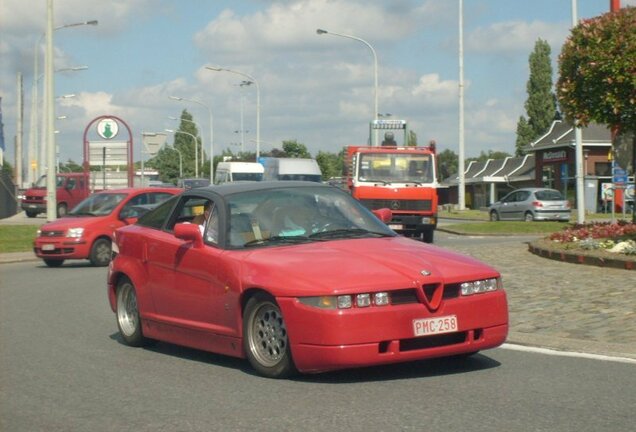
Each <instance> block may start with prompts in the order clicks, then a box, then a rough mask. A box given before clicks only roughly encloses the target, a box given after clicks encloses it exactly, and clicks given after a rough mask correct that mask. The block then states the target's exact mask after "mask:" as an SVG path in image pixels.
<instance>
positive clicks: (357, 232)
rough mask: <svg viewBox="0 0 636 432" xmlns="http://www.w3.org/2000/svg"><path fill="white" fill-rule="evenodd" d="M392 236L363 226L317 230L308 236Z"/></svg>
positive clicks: (313, 237) (321, 237)
mask: <svg viewBox="0 0 636 432" xmlns="http://www.w3.org/2000/svg"><path fill="white" fill-rule="evenodd" d="M366 236H374V237H392V235H391V234H387V233H382V232H376V231H369V230H366V229H363V228H342V229H337V230H331V231H323V232H317V233H314V234H312V235H310V236H309V238H310V239H315V238H319V239H327V238H356V237H366Z"/></svg>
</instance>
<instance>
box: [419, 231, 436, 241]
mask: <svg viewBox="0 0 636 432" xmlns="http://www.w3.org/2000/svg"><path fill="white" fill-rule="evenodd" d="M434 233H435V231H433V230H427V231H424V232H422V241H423V242H424V243H433V235H434Z"/></svg>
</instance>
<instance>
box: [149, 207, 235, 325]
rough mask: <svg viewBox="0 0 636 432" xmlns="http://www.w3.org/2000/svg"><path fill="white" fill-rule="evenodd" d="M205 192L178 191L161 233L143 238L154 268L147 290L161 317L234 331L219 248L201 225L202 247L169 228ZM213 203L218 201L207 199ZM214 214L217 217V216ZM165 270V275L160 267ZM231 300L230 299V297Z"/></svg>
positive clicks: (191, 211) (187, 216)
mask: <svg viewBox="0 0 636 432" xmlns="http://www.w3.org/2000/svg"><path fill="white" fill-rule="evenodd" d="M206 200H208V198H206V197H204V196H198V195H189V196H187V197H182V199H181V200H180V202H179V205H177V207H176V208H175V214H174V215H173V217H172V219H171V222H170V225H171V226H169V227H167V230H166V232H164V234H165V235H166V236H165V237H163V238H159V237H156V238H154V239H153V240H152V241H150V242H149V243H148V257H149V260H150V261H151V262H152V264H151V267H152V268H154V269H158V270H159V271H158V272H157V274H156V275H149V277H150V278H151V279H152V284H151V285H152V296H153V299H154V301H155V307H156V310H157V313H158V314H159V315H160V316H162V317H163V319H165V320H167V321H170V322H171V323H173V324H175V325H178V326H181V327H183V326H185V327H187V328H188V329H190V330H202V331H206V332H211V333H217V334H223V335H232V336H236V335H237V334H236V333H237V326H236V325H235V319H234V316H235V315H234V310H233V308H229V309H231V310H229V309H228V308H226V304H229V302H230V301H233V300H230V299H231V297H232V296H233V294H232V293H230V292H229V291H228V290H227V289H226V287H227V286H228V276H229V274H230V272H229V271H228V264H227V263H226V259H225V257H224V255H225V252H224V250H223V249H220V248H219V247H218V246H217V245H216V244H215V243H214V242H212V241H210V240H209V238H210V237H209V236H208V231H209V230H210V229H211V227H209V226H208V227H206V230H205V233H204V238H205V239H206V240H205V243H204V245H203V247H200V248H196V247H194V245H193V243H192V242H190V241H185V240H181V239H178V238H176V237H175V236H174V235H172V234H171V232H172V230H173V228H174V224H175V223H183V222H190V221H191V220H193V218H194V217H195V216H197V213H198V212H199V211H201V210H202V209H199V207H203V205H204V202H205V201H206ZM213 204H214V206H219V207H220V205H219V203H213ZM217 220H218V219H217ZM166 272H169V273H170V275H169V276H168V277H165V276H164V275H165V273H166ZM233 302H234V303H236V301H233Z"/></svg>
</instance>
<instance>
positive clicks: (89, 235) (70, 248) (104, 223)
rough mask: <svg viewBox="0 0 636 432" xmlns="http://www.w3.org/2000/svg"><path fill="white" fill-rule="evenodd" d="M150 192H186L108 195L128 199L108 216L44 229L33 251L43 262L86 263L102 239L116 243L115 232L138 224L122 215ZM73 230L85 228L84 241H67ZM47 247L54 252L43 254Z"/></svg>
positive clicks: (134, 190) (137, 191)
mask: <svg viewBox="0 0 636 432" xmlns="http://www.w3.org/2000/svg"><path fill="white" fill-rule="evenodd" d="M149 192H153V193H155V192H159V193H168V194H171V195H176V194H178V193H180V192H182V190H181V189H175V188H155V187H153V188H128V189H117V190H112V191H109V192H104V193H126V194H128V196H127V197H126V198H125V199H124V200H122V202H120V203H119V204H118V205H117V207H115V209H114V210H113V211H112V212H111V213H110V214H108V215H105V216H85V217H73V216H67V217H63V218H60V219H57V220H55V221H52V222H48V223H46V224H44V225H42V227H41V228H40V231H41V234H40V236H38V237H36V238H35V240H34V241H33V251H34V253H35V255H36V256H37V257H38V258H42V259H64V260H66V259H86V258H88V257H89V256H90V253H91V247H92V246H93V243H94V242H95V241H96V240H97V239H99V238H107V239H109V240H111V241H112V240H113V236H114V233H115V230H116V229H117V228H121V227H123V226H126V225H127V224H128V223H134V221H135V219H130V220H121V219H120V218H119V212H120V211H121V209H122V208H123V207H124V206H125V205H126V203H128V201H130V200H131V199H132V198H134V197H135V196H137V195H140V194H142V193H149ZM69 228H84V233H83V234H82V236H81V237H80V238H69V237H66V232H67V231H68V229H69ZM44 245H53V246H49V247H52V248H53V249H52V250H49V251H47V250H43V247H44Z"/></svg>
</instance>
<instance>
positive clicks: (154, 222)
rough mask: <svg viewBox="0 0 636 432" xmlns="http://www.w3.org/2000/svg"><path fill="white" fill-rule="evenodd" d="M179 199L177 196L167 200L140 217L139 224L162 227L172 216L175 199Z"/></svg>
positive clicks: (156, 227)
mask: <svg viewBox="0 0 636 432" xmlns="http://www.w3.org/2000/svg"><path fill="white" fill-rule="evenodd" d="M177 200H178V197H176V196H175V197H174V198H173V199H169V200H167V201H165V202H164V203H162V204H161V205H160V206H159V207H157V208H155V209H153V210H151V211H149V212H148V213H146V214H145V215H143V216H142V217H140V218H139V220H138V221H137V224H138V225H142V226H145V227H148V228H155V229H161V228H162V227H163V225H164V223H165V222H166V220H167V219H168V217H169V216H170V214H171V211H172V208H173V207H174V204H175V201H177Z"/></svg>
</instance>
